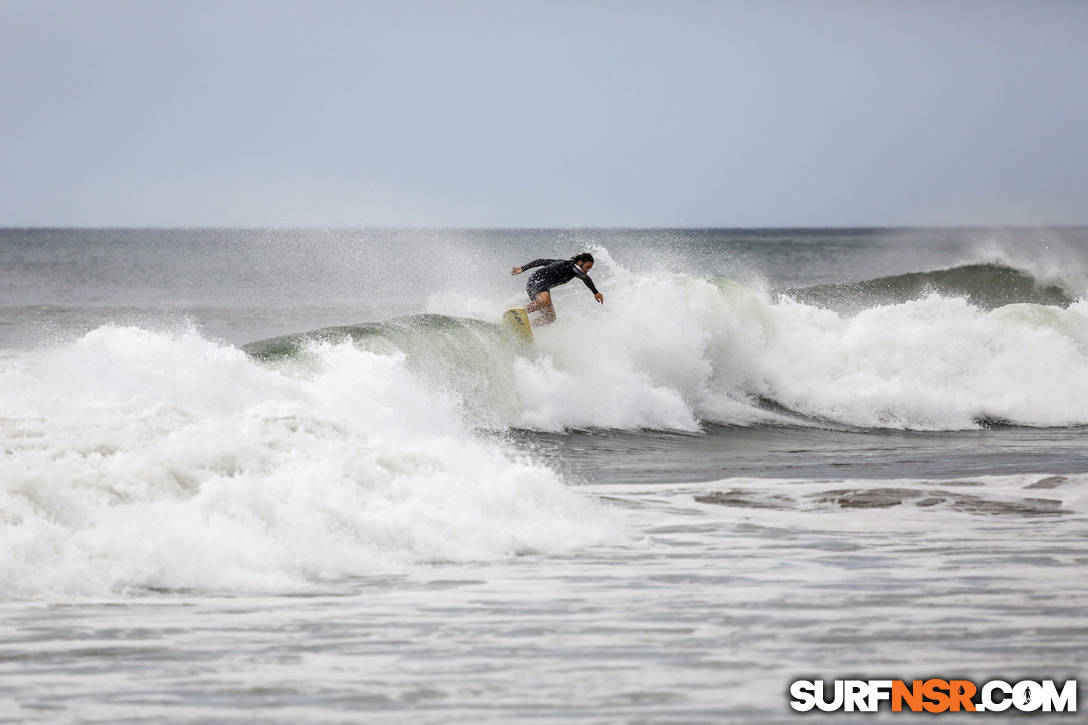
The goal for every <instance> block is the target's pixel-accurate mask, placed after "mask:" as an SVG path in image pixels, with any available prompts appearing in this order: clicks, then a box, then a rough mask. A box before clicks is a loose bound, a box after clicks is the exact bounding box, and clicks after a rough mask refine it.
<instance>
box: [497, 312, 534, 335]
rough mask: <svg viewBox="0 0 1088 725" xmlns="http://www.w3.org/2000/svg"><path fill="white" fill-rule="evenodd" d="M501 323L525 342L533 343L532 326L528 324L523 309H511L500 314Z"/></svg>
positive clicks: (527, 318)
mask: <svg viewBox="0 0 1088 725" xmlns="http://www.w3.org/2000/svg"><path fill="white" fill-rule="evenodd" d="M502 322H503V324H504V325H506V326H507V327H508V328H510V331H511V332H513V333H514V334H515V335H517V336H518V337H520V338H521V339H523V340H525V342H532V341H533V326H532V325H530V324H529V313H528V312H526V311H525V308H524V307H511V308H510V309H508V310H507V311H506V312H504V313H502Z"/></svg>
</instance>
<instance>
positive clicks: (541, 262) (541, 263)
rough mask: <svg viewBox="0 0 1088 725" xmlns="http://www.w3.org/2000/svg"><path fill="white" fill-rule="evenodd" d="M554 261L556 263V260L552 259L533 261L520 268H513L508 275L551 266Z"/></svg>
mask: <svg viewBox="0 0 1088 725" xmlns="http://www.w3.org/2000/svg"><path fill="white" fill-rule="evenodd" d="M554 261H556V260H554V259H534V260H533V261H532V262H529V263H528V264H523V265H521V266H520V267H514V268H513V269H512V270H510V274H521V273H522V272H524V271H525V270H527V269H532V268H533V267H543V266H544V265H547V264H551V263H552V262H554Z"/></svg>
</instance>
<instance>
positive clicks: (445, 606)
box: [0, 228, 1088, 723]
mask: <svg viewBox="0 0 1088 725" xmlns="http://www.w3.org/2000/svg"><path fill="white" fill-rule="evenodd" d="M586 249H588V250H590V251H592V252H593V254H594V255H595V257H596V258H597V263H596V265H595V267H594V269H593V271H592V273H591V274H592V276H593V278H594V280H595V281H596V283H597V286H598V287H599V288H600V290H601V292H603V293H604V296H605V304H604V305H597V304H595V303H594V301H593V299H592V297H591V296H590V295H589V294H588V292H587V291H586V290H585V289H584V288H583V287H582V285H581V284H580V283H578V282H574V283H571V284H569V285H567V286H565V287H563V288H559V289H557V290H556V291H555V294H554V298H555V300H556V308H557V311H558V315H559V319H558V321H557V322H556V323H555V324H554V325H551V326H548V327H542V328H538V329H537V330H536V340H535V342H534V343H532V344H524V343H521V342H519V341H518V340H517V339H515V338H513V337H512V336H510V335H509V334H508V333H507V332H506V331H505V330H504V329H503V328H502V327H501V326H500V325H499V324H498V320H499V315H500V313H501V311H502V310H503V309H504V308H506V307H509V306H513V305H520V304H523V303H524V302H525V301H526V300H525V296H524V283H525V280H526V277H525V276H521V277H513V278H512V277H511V275H510V273H509V270H510V268H511V267H513V266H515V265H521V264H524V263H525V262H527V261H529V260H530V259H533V258H536V257H541V256H543V257H566V256H570V255H572V254H574V253H576V252H578V251H582V250H586ZM1086 444H1088V229H1085V228H1062V229H1037V230H1029V229H1012V230H1009V229H996V230H988V229H922V230H909V229H897V230H879V229H876V230H861V229H847V230H759V231H752V230H518V231H505V230H503V231H500V230H496V231H473V230H467V231H466V230H369V231H368V230H324V231H321V230H309V231H290V230H266V231H258V230H2V231H0V722H109V723H116V722H144V721H173V722H253V721H261V722H284V723H288V722H291V723H293V722H300V721H304V722H311V721H312V722H330V723H333V722H386V721H389V722H412V723H417V722H422V723H447V722H466V723H468V722H473V723H475V722H523V721H566V722H591V723H615V722H640V723H656V722H660V723H665V722H669V723H672V722H736V723H749V722H758V723H764V722H792V721H795V720H798V719H804V718H809V719H811V718H812V717H813V715H812V714H807V715H800V714H794V713H793V712H792V711H791V710H790V708H789V705H788V701H789V698H788V696H787V691H788V685H789V682H790V681H792V680H794V679H798V678H813V677H816V678H824V679H841V678H844V677H862V678H888V677H896V678H900V677H901V678H904V679H913V678H927V677H931V676H936V677H941V676H944V677H947V676H957V677H964V678H967V679H971V680H973V681H976V682H982V681H985V680H988V679H992V678H1001V679H1005V680H1009V681H1015V680H1017V679H1025V678H1027V679H1041V678H1044V677H1045V678H1054V679H1075V678H1078V677H1079V678H1080V679H1081V682H1082V690H1083V683H1084V682H1085V680H1084V675H1085V673H1086V669H1088V668H1086V667H1085V665H1086V659H1088V655H1086V653H1088V627H1086V625H1085V621H1086V615H1088V452H1086ZM885 716H886V717H885V718H878V719H889V720H891V719H898V720H903V719H906V720H908V721H911V720H913V719H914V718H911V717H909V716H904V715H900V714H897V715H894V716H893V715H892V714H890V713H885ZM853 717H854V718H855V719H856V718H857V717H859V716H857V715H854V716H853ZM860 717H862V718H864V717H865V716H860ZM946 717H947V716H946ZM1003 718H1005V719H1013V720H1019V718H1015V717H1012V716H1008V717H1006V716H1001V715H998V716H994V715H992V714H991V715H990V716H989V717H987V718H986V719H987V720H988V721H993V722H1000V721H1002V719H1003ZM817 719H820V718H819V717H818V716H817ZM1046 719H1047V716H1045V715H1043V716H1039V715H1036V716H1034V717H1033V721H1034V720H1037V721H1046ZM1051 719H1054V720H1058V721H1063V722H1064V721H1067V720H1068V717H1067V716H1066V717H1059V716H1053V717H1052V718H1051ZM829 720H831V721H835V718H834V717H831V718H829ZM951 720H953V721H954V720H956V718H955V717H952V718H951Z"/></svg>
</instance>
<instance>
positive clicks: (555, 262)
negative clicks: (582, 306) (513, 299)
mask: <svg viewBox="0 0 1088 725" xmlns="http://www.w3.org/2000/svg"><path fill="white" fill-rule="evenodd" d="M533 267H542V269H538V270H537V271H535V272H533V273H532V274H531V275H530V276H529V282H528V283H527V284H526V285H525V291H526V292H527V293H528V294H529V299H531V300H532V302H530V303H529V304H527V305H525V311H526V312H536V311H537V310H540V322H538V323H537V324H540V325H546V324H548V323H549V322H555V308H554V307H552V293H551V289H552V287H556V286H558V285H561V284H566V283H567V282H570V281H571V280H572V279H574V278H575V277H577V278H578V279H580V280H582V281H583V282H585V284H586V287H589V291H590V292H592V293H593V299H595V300H597V301H598V302H600V303H601V304H602V305H603V304H604V295H602V294H601V293H600V292H598V291H597V288H596V287H595V286H593V280H592V279H590V278H589V274H587V273H588V272H589V270H591V269H592V268H593V255H592V254H590V253H589V252H582V253H581V254H576V255H574V256H573V257H571V258H570V259H534V260H533V261H532V262H529V263H528V264H526V265H524V266H522V267H514V268H513V269H512V270H510V274H521V273H522V272H524V271H525V270H527V269H532V268H533Z"/></svg>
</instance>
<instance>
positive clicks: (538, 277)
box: [522, 259, 598, 299]
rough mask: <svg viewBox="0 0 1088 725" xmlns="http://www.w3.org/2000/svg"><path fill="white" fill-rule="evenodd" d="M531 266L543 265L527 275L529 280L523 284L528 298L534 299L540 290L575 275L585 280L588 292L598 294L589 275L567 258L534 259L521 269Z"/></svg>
mask: <svg viewBox="0 0 1088 725" xmlns="http://www.w3.org/2000/svg"><path fill="white" fill-rule="evenodd" d="M533 267H543V269H538V270H537V271H535V272H533V274H532V275H531V276H530V277H529V282H528V283H527V284H526V285H525V291H526V292H528V293H529V299H536V296H537V295H538V294H540V293H541V292H547V291H549V290H550V289H551V288H552V287H555V286H557V285H561V284H566V283H567V282H570V281H571V280H572V279H574V278H575V277H577V278H578V279H580V280H582V281H583V282H585V283H586V287H589V291H590V292H592V293H593V294H598V292H597V288H596V287H594V286H593V280H591V279H590V278H589V275H588V274H586V273H585V272H583V271H582V269H581V267H579V266H578V265H577V264H575V263H574V262H572V261H570V260H569V259H534V260H533V261H532V262H529V263H528V264H526V265H524V266H522V269H532V268H533Z"/></svg>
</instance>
